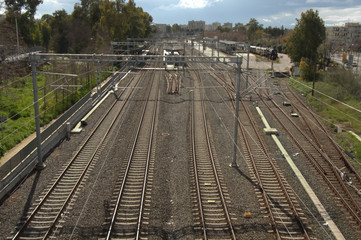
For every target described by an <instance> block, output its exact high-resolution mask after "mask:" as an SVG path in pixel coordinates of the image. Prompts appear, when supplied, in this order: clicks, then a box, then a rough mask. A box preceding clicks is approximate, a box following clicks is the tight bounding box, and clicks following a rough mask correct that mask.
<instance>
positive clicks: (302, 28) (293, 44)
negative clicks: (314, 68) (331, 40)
mask: <svg viewBox="0 0 361 240" xmlns="http://www.w3.org/2000/svg"><path fill="white" fill-rule="evenodd" d="M325 38H326V28H325V25H324V22H323V20H322V19H321V18H320V17H319V16H318V11H317V10H316V11H313V10H312V9H310V10H308V11H307V12H306V13H302V14H301V19H297V25H296V26H295V28H294V30H293V32H292V34H291V35H290V36H289V38H288V39H287V43H286V47H287V52H288V54H289V56H290V58H291V60H292V61H293V62H295V63H300V61H301V59H302V58H308V59H309V60H310V61H311V62H312V63H313V64H314V63H316V59H317V48H318V47H319V46H320V45H321V44H322V42H323V41H324V40H325Z"/></svg>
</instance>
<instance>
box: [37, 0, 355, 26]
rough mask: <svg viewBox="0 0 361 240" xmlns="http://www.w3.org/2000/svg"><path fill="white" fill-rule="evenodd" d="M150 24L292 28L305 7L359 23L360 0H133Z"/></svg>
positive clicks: (48, 2) (49, 0)
mask: <svg viewBox="0 0 361 240" xmlns="http://www.w3.org/2000/svg"><path fill="white" fill-rule="evenodd" d="M77 2H80V1H77V0H43V4H41V5H39V6H38V11H37V14H36V16H37V17H39V18H40V17H41V15H43V14H52V13H53V12H54V11H56V10H61V9H65V10H66V11H67V12H68V13H69V14H70V13H71V12H72V11H73V7H74V4H75V3H77ZM135 3H136V6H137V7H142V8H143V10H144V11H146V12H148V13H149V14H150V15H151V16H152V17H153V22H154V23H165V24H170V25H173V24H175V23H177V24H187V23H188V21H190V20H195V21H198V20H203V21H205V22H206V24H211V23H213V22H220V23H221V24H223V23H225V22H231V23H233V24H235V23H238V22H240V23H243V24H246V23H248V22H249V20H250V19H251V18H255V19H257V21H258V22H259V23H260V24H263V26H265V27H267V26H273V27H281V26H284V27H286V28H293V26H295V24H296V23H297V21H296V18H297V19H299V18H300V17H301V13H302V12H306V11H307V10H308V9H313V10H318V11H319V16H320V17H321V18H322V19H323V20H324V22H325V25H326V26H334V25H342V24H344V23H347V22H359V23H361V0H135Z"/></svg>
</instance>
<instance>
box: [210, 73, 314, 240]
mask: <svg viewBox="0 0 361 240" xmlns="http://www.w3.org/2000/svg"><path fill="white" fill-rule="evenodd" d="M217 78H218V79H221V80H222V81H223V82H224V83H225V84H226V86H227V87H226V86H225V87H224V89H225V91H226V93H227V94H228V96H229V97H230V98H232V97H233V95H232V92H231V90H230V89H231V87H230V85H229V84H228V83H226V81H225V80H224V79H223V78H222V77H220V76H219V75H217V74H216V77H214V79H215V80H216V81H217V82H218V83H219V84H220V85H222V83H221V82H220V81H219V80H218V79H217ZM232 83H233V82H232ZM241 103H242V106H243V108H244V109H245V112H246V114H247V116H248V119H249V120H250V123H251V125H252V128H253V130H254V132H255V134H256V136H257V139H258V142H259V144H260V147H261V148H262V150H263V153H264V154H265V156H266V159H267V161H268V163H269V164H270V166H271V168H272V171H273V172H274V174H275V177H276V179H277V182H278V183H279V185H280V187H281V189H282V192H283V193H284V195H285V197H286V200H287V202H288V204H289V206H290V208H291V210H292V215H293V216H294V219H295V220H296V222H297V224H298V225H299V228H300V230H301V232H303V234H304V238H305V239H310V236H309V235H308V233H307V230H306V227H305V225H304V224H303V222H302V220H301V217H300V216H299V214H298V211H297V209H296V207H295V205H294V204H293V202H292V200H291V197H290V196H289V194H288V191H287V189H286V187H285V185H284V183H283V181H282V179H281V176H280V174H279V172H278V170H277V169H276V167H275V165H274V163H273V162H272V161H271V157H270V156H269V154H268V152H267V150H266V146H265V143H264V141H263V140H262V139H261V137H260V135H259V132H258V131H257V127H256V125H255V122H254V119H253V117H252V116H251V114H250V112H249V109H248V107H246V105H245V104H244V101H241ZM232 106H233V108H234V102H233V101H232ZM238 124H239V127H240V129H241V134H242V136H243V139H244V143H245V145H246V148H247V151H248V155H249V157H250V159H251V164H252V167H253V169H254V171H255V176H256V178H257V181H258V183H259V187H260V190H261V192H262V196H263V199H264V202H265V203H266V208H267V210H268V212H269V214H270V218H271V222H272V223H273V224H272V228H273V229H274V231H275V233H276V235H277V239H281V238H282V236H281V234H280V232H279V230H278V229H277V227H276V221H275V218H274V216H273V214H274V213H273V211H272V208H271V206H270V204H269V201H268V197H267V192H266V190H265V187H264V186H263V183H262V178H261V175H260V174H259V171H258V168H257V166H256V163H255V162H256V161H255V159H254V157H253V154H252V150H251V147H250V145H249V140H248V137H247V134H246V133H245V130H244V126H243V125H242V124H241V122H240V120H239V119H238Z"/></svg>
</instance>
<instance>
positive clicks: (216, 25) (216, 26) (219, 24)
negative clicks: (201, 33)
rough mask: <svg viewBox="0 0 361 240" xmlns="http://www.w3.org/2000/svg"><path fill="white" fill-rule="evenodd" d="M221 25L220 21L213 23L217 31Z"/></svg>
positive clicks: (213, 27) (213, 29)
mask: <svg viewBox="0 0 361 240" xmlns="http://www.w3.org/2000/svg"><path fill="white" fill-rule="evenodd" d="M219 26H221V23H219V22H214V23H212V31H215V30H216V29H217V28H218V27H219Z"/></svg>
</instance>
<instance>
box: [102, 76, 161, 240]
mask: <svg viewBox="0 0 361 240" xmlns="http://www.w3.org/2000/svg"><path fill="white" fill-rule="evenodd" d="M154 72H155V71H153V73H154ZM152 83H153V82H151V83H150V87H149V88H148V93H147V97H146V98H145V99H146V101H145V102H144V106H143V110H142V113H141V117H140V121H139V124H138V127H137V131H136V134H135V138H134V141H133V145H132V149H131V152H130V156H129V158H128V162H127V167H126V170H125V173H124V176H123V179H122V185H121V188H120V191H119V194H118V197H117V200H116V204H115V207H114V211H113V214H112V218H111V222H110V226H109V228H108V231H107V236H106V238H105V239H106V240H109V239H111V233H112V231H113V228H114V225H115V220H116V217H117V213H118V210H119V206H120V201H121V199H122V197H123V193H124V189H125V185H126V182H127V177H128V174H129V171H130V168H131V164H132V160H133V156H134V154H135V150H136V146H137V142H138V138H139V135H140V131H141V127H142V125H143V120H144V116H145V112H146V109H147V105H148V101H149V97H150V93H151V89H152V88H151V86H152ZM154 111H156V107H155V109H154ZM154 113H155V112H154ZM154 115H155V114H154ZM154 122H155V116H153V120H152V127H151V129H152V132H151V136H153V130H154V126H153V124H154ZM150 140H151V139H150ZM150 145H151V143H150V144H149V146H148V153H147V159H146V172H145V175H144V176H147V174H148V170H149V161H150V148H151V146H150ZM145 184H146V178H144V184H143V190H142V202H141V205H143V202H144V195H145V187H144V186H145ZM142 209H143V208H142V206H141V209H140V211H142ZM139 215H140V214H139ZM137 222H138V224H137V233H136V239H139V237H140V224H141V216H139V218H138V221H137Z"/></svg>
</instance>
